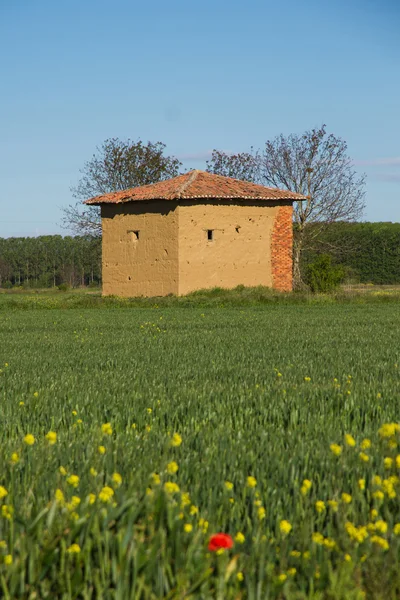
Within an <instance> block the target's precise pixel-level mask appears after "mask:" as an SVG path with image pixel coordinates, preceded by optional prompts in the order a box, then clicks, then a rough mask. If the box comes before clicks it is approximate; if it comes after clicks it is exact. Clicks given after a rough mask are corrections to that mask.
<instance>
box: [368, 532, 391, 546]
mask: <svg viewBox="0 0 400 600" xmlns="http://www.w3.org/2000/svg"><path fill="white" fill-rule="evenodd" d="M371 543H372V544H375V545H376V546H379V547H380V548H382V550H388V549H389V542H388V541H387V540H385V538H383V537H381V536H379V535H373V536H372V537H371Z"/></svg>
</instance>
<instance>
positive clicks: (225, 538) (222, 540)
mask: <svg viewBox="0 0 400 600" xmlns="http://www.w3.org/2000/svg"><path fill="white" fill-rule="evenodd" d="M232 546H233V539H232V538H231V536H230V535H228V534H227V533H215V534H214V535H212V536H211V537H210V541H209V542H208V549H209V550H210V551H211V552H216V551H217V550H220V549H221V548H232Z"/></svg>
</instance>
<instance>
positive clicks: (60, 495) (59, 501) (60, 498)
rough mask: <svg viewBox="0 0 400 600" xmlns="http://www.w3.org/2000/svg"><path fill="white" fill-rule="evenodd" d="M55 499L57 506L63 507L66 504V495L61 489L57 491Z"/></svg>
mask: <svg viewBox="0 0 400 600" xmlns="http://www.w3.org/2000/svg"><path fill="white" fill-rule="evenodd" d="M54 497H55V499H56V502H57V504H61V505H63V504H64V503H65V498H64V494H63V493H62V491H61V490H60V489H57V490H56V491H55V494H54Z"/></svg>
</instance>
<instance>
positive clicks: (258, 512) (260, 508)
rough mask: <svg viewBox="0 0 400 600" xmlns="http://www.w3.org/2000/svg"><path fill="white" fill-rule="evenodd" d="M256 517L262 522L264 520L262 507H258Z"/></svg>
mask: <svg viewBox="0 0 400 600" xmlns="http://www.w3.org/2000/svg"><path fill="white" fill-rule="evenodd" d="M257 516H258V518H259V519H260V521H262V520H263V519H265V508H264V507H263V506H260V507H259V508H258V510H257Z"/></svg>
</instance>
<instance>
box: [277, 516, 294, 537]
mask: <svg viewBox="0 0 400 600" xmlns="http://www.w3.org/2000/svg"><path fill="white" fill-rule="evenodd" d="M279 529H280V532H281V533H282V534H283V535H288V534H289V533H290V532H291V530H292V525H291V524H290V523H289V521H286V519H283V521H281V522H280V523H279Z"/></svg>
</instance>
